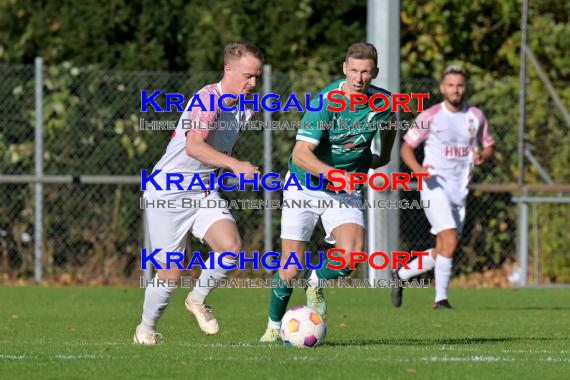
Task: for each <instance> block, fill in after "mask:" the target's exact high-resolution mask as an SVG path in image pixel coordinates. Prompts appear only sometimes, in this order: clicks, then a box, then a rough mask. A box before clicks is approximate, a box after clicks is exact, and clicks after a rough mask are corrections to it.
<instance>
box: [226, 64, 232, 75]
mask: <svg viewBox="0 0 570 380" xmlns="http://www.w3.org/2000/svg"><path fill="white" fill-rule="evenodd" d="M231 71H232V65H231V64H229V63H228V64H227V65H224V76H225V75H226V74H228V73H229V72H231Z"/></svg>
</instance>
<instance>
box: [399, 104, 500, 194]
mask: <svg viewBox="0 0 570 380" xmlns="http://www.w3.org/2000/svg"><path fill="white" fill-rule="evenodd" d="M416 123H417V124H418V125H419V126H420V127H421V128H419V129H417V128H414V129H411V130H409V131H408V133H406V135H405V136H404V140H405V141H406V142H407V143H408V144H410V146H412V147H413V148H416V147H417V146H419V145H420V144H421V143H422V142H423V143H425V145H424V161H423V164H422V165H424V166H431V167H433V168H434V169H435V171H436V172H437V176H436V177H435V178H433V179H431V180H434V181H437V182H438V184H439V185H440V186H441V187H442V188H443V189H444V190H445V193H446V194H447V196H448V197H449V200H450V201H451V202H452V203H453V204H457V205H463V204H464V203H465V198H466V197H467V193H468V191H469V190H468V186H469V182H470V180H471V170H472V169H473V152H474V151H475V150H478V149H481V148H487V147H489V146H491V145H493V144H495V140H493V137H491V135H490V134H489V124H488V123H487V119H486V118H485V115H484V114H483V112H482V111H481V110H480V109H479V108H477V107H474V106H471V105H465V107H464V108H463V110H461V111H459V112H451V111H449V110H448V109H447V107H446V106H445V102H441V103H439V104H436V105H434V106H432V107H430V108H429V109H427V110H426V111H424V112H422V113H421V114H420V115H419V116H418V117H417V118H416ZM428 123H429V124H428ZM428 125H429V128H427V126H428ZM422 128H423V129H422Z"/></svg>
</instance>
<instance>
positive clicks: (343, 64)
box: [342, 61, 348, 75]
mask: <svg viewBox="0 0 570 380" xmlns="http://www.w3.org/2000/svg"><path fill="white" fill-rule="evenodd" d="M342 72H343V73H344V75H348V74H347V73H348V71H347V70H346V61H344V62H343V63H342Z"/></svg>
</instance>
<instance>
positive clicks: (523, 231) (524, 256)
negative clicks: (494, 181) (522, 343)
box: [517, 0, 528, 286]
mask: <svg viewBox="0 0 570 380" xmlns="http://www.w3.org/2000/svg"><path fill="white" fill-rule="evenodd" d="M527 21H528V0H523V9H522V18H521V51H520V64H521V67H520V73H519V81H520V89H519V136H518V154H517V156H518V162H517V166H518V172H519V178H518V185H519V188H520V189H521V190H522V194H521V196H522V197H526V196H527V194H526V190H525V189H524V145H525V144H524V132H525V120H526V118H525V116H526V55H525V48H526V40H527ZM519 260H520V271H521V273H520V282H519V285H520V286H526V285H527V280H528V272H527V270H528V203H527V202H521V203H520V204H519Z"/></svg>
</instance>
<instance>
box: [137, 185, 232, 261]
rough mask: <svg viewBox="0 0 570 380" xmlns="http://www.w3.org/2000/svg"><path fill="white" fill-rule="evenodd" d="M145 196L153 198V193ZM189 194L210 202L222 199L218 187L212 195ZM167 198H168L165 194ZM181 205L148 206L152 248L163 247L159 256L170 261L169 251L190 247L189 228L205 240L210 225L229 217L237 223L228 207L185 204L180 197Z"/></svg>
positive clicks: (148, 225) (183, 249) (149, 198)
mask: <svg viewBox="0 0 570 380" xmlns="http://www.w3.org/2000/svg"><path fill="white" fill-rule="evenodd" d="M144 198H146V199H148V200H149V201H151V200H153V196H152V194H149V193H148V192H145V193H144ZM185 198H191V199H193V200H200V201H201V203H202V204H204V205H205V204H206V201H208V200H214V201H216V204H217V202H218V201H219V200H222V198H221V197H220V194H219V193H218V192H217V191H214V192H211V193H210V194H209V195H208V196H205V195H204V194H201V193H198V194H196V193H192V194H187V195H185ZM163 199H164V198H163ZM176 203H177V208H156V207H155V208H151V207H149V208H146V209H145V212H146V218H147V223H148V224H147V228H148V232H149V237H150V248H151V249H152V250H155V249H157V248H161V249H162V250H161V251H160V252H159V253H157V254H156V256H155V259H156V260H157V261H160V262H163V263H164V262H166V252H181V253H184V251H185V249H186V239H187V237H188V232H189V231H190V232H192V235H194V236H195V237H197V238H198V239H200V241H203V239H204V236H205V235H206V233H207V232H208V229H209V228H210V227H211V226H212V225H213V224H214V223H215V222H217V221H219V220H223V219H228V220H231V221H232V222H234V223H235V220H234V218H233V216H232V214H231V212H230V211H229V210H228V209H227V208H223V207H220V208H205V207H204V208H181V207H180V204H181V202H180V199H177V202H176Z"/></svg>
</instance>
